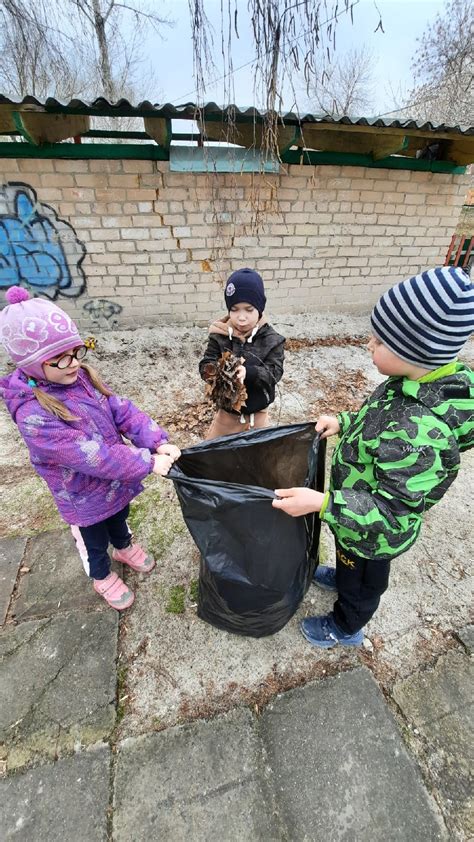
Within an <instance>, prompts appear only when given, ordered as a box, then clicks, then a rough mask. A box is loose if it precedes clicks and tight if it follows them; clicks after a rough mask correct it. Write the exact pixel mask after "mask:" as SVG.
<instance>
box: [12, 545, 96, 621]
mask: <svg viewBox="0 0 474 842" xmlns="http://www.w3.org/2000/svg"><path fill="white" fill-rule="evenodd" d="M24 565H25V567H29V568H30V572H29V573H26V574H25V575H24V576H23V577H22V578H21V581H20V583H19V587H18V597H17V599H16V600H15V603H14V604H13V606H12V615H13V616H14V617H15V618H16V619H17V620H27V619H31V618H33V617H44V616H47V615H48V614H55V613H57V612H58V611H61V612H63V611H67V610H74V609H77V608H102V607H103V603H102V600H100V599H98V597H97V594H96V593H95V592H94V590H93V589H92V586H91V582H90V579H88V577H87V576H86V575H85V573H84V568H83V566H82V562H81V559H80V558H79V554H78V552H77V550H76V545H75V543H74V539H73V537H72V535H71V532H70V531H69V529H64V530H54V531H52V532H42V533H41V534H39V535H37V536H36V537H35V538H31V539H30V540H29V541H28V546H27V548H26V553H25V557H24Z"/></svg>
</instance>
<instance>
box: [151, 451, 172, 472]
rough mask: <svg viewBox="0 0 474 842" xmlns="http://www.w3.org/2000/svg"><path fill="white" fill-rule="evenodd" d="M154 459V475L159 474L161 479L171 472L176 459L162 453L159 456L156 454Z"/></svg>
mask: <svg viewBox="0 0 474 842" xmlns="http://www.w3.org/2000/svg"><path fill="white" fill-rule="evenodd" d="M152 459H153V473H154V474H158V475H159V476H160V477H165V476H166V474H167V473H168V472H169V470H170V468H171V466H172V464H173V462H174V459H173V457H172V456H168V454H167V453H162V454H160V455H159V456H157V455H156V453H155V454H154V455H153V456H152Z"/></svg>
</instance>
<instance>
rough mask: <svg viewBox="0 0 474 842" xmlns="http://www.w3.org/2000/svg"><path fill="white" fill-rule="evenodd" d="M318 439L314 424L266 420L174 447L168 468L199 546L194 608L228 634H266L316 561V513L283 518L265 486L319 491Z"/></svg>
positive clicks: (299, 592) (298, 595) (282, 617)
mask: <svg viewBox="0 0 474 842" xmlns="http://www.w3.org/2000/svg"><path fill="white" fill-rule="evenodd" d="M324 455H325V441H321V440H319V436H318V435H317V434H316V433H315V431H314V424H292V425H288V426H282V427H266V428H263V429H259V430H251V431H249V432H245V433H239V434H237V435H230V436H222V437H220V438H217V439H212V440H211V441H205V442H202V443H200V444H198V445H195V446H194V447H189V448H187V449H186V450H183V452H182V455H181V457H180V459H179V460H178V461H177V462H176V463H175V465H174V466H173V468H172V469H171V471H170V472H169V474H168V477H169V478H170V479H172V480H173V482H174V484H175V488H176V491H177V494H178V498H179V502H180V504H181V509H182V512H183V517H184V520H185V521H186V525H187V527H188V529H189V531H190V533H191V535H192V536H193V538H194V540H195V542H196V544H197V546H198V548H199V550H200V551H201V566H200V575H199V599H198V616H199V617H200V618H201V619H202V620H205V621H206V622H208V623H211V625H213V626H217V628H220V629H225V630H226V631H229V632H234V633H235V634H242V635H250V636H252V637H263V636H264V635H269V634H274V633H275V632H277V631H280V629H282V628H283V626H285V625H286V623H287V622H288V620H290V618H291V617H292V616H293V614H294V613H295V611H296V609H297V608H298V605H299V604H300V602H301V600H302V599H303V597H304V595H305V593H306V591H307V589H308V587H309V585H310V583H311V579H312V576H313V573H314V570H315V568H316V565H317V557H318V547H319V532H320V520H319V516H318V514H316V515H314V514H311V515H307V516H305V517H299V518H293V517H289V516H288V515H287V514H285V512H282V511H280V510H278V509H274V508H273V506H272V505H271V503H272V500H273V499H274V498H275V494H274V491H273V489H275V488H290V487H292V486H302V485H306V486H307V487H310V488H316V489H318V490H319V491H322V490H323V486H324Z"/></svg>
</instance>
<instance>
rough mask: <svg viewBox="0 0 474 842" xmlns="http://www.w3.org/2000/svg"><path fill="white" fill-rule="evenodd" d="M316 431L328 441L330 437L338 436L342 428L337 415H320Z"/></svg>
mask: <svg viewBox="0 0 474 842" xmlns="http://www.w3.org/2000/svg"><path fill="white" fill-rule="evenodd" d="M315 429H316V432H317V433H320V434H321V438H322V439H327V438H328V436H336V435H337V434H338V432H339V431H340V429H341V427H340V425H339V421H338V420H337V418H336V416H335V415H320V416H319V418H318V420H317V422H316V427H315Z"/></svg>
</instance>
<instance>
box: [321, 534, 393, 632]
mask: <svg viewBox="0 0 474 842" xmlns="http://www.w3.org/2000/svg"><path fill="white" fill-rule="evenodd" d="M389 576H390V561H389V560H388V559H377V560H373V559H368V558H359V557H357V556H355V555H352V553H348V552H347V550H343V549H341V547H338V546H337V545H336V585H337V591H338V598H337V601H336V602H335V603H334V609H333V610H334V619H335V621H336V624H337V625H338V626H339V627H340V628H341V629H342V631H344V632H346V633H347V634H354V633H355V632H356V631H359V629H361V628H362V627H363V626H365V624H366V623H368V622H369V620H370V618H371V617H373V615H374V614H375V612H376V610H377V608H378V606H379V602H380V597H381V596H382V594H383V593H384V591H386V590H387V587H388V579H389Z"/></svg>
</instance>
